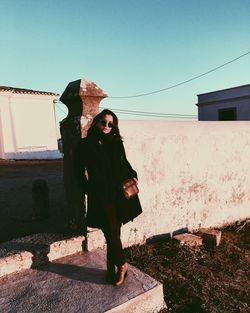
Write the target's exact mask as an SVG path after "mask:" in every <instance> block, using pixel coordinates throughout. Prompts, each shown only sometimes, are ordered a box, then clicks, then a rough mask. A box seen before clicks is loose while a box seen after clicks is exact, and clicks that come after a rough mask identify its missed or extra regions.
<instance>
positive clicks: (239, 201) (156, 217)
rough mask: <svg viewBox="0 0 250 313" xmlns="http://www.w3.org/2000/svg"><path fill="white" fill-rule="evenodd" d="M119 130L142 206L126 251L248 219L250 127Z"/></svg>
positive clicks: (134, 126) (158, 124)
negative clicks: (183, 230) (158, 238)
mask: <svg viewBox="0 0 250 313" xmlns="http://www.w3.org/2000/svg"><path fill="white" fill-rule="evenodd" d="M120 129H121V134H122V136H123V137H124V145H125V148H126V152H127V157H128V159H129V161H130V162H131V164H132V166H133V167H134V168H135V169H136V170H137V172H138V176H139V188H140V194H139V195H140V200H141V203H142V207H143V214H142V215H140V216H139V217H137V218H136V219H135V220H134V222H130V223H128V224H127V225H125V226H124V227H123V228H122V240H123V243H124V245H125V246H128V245H131V244H134V243H141V242H143V241H145V239H146V238H149V237H151V236H154V235H158V234H163V233H168V232H173V231H175V230H177V229H180V228H183V227H188V228H189V229H191V230H192V229H196V228H199V227H209V226H221V225H224V224H227V223H231V222H234V221H236V220H239V219H244V218H247V217H249V216H250V162H249V160H250V122H196V121H189V122H177V121H121V122H120Z"/></svg>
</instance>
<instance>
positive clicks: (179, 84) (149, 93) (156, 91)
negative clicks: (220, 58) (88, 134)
mask: <svg viewBox="0 0 250 313" xmlns="http://www.w3.org/2000/svg"><path fill="white" fill-rule="evenodd" d="M249 53H250V51H248V52H246V53H244V54H242V55H240V56H238V57H237V58H235V59H233V60H230V61H228V62H226V63H224V64H222V65H219V66H217V67H215V68H213V69H211V70H209V71H207V72H205V73H202V74H200V75H197V76H194V77H192V78H190V79H187V80H184V81H183V82H180V83H178V84H175V85H172V86H169V87H166V88H162V89H159V90H155V91H151V92H145V93H141V94H137V95H132V96H109V97H108V98H112V99H125V98H127V99H128V98H138V97H144V96H149V95H152V94H155V93H159V92H162V91H166V90H169V89H172V88H175V87H178V86H181V85H184V84H186V83H189V82H191V81H193V80H195V79H198V78H200V77H202V76H205V75H207V74H210V73H212V72H214V71H217V70H218V69H220V68H222V67H224V66H226V65H228V64H230V63H233V62H235V61H237V60H239V59H240V58H243V57H245V56H246V55H248V54H249Z"/></svg>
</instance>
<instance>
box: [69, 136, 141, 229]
mask: <svg viewBox="0 0 250 313" xmlns="http://www.w3.org/2000/svg"><path fill="white" fill-rule="evenodd" d="M86 170H87V173H86ZM74 173H75V177H76V179H77V181H78V182H79V186H80V188H81V190H82V191H83V192H84V193H85V194H87V195H88V203H87V226H90V227H97V228H103V227H105V225H107V224H110V223H112V220H113V219H114V215H116V216H117V219H118V221H119V222H120V223H122V224H125V223H127V222H129V221H132V220H133V219H134V218H135V217H136V216H138V215H139V214H141V213H142V208H141V204H140V201H139V198H138V196H134V197H133V198H131V199H126V198H125V196H124V195H123V191H122V182H123V181H124V180H126V179H128V178H133V177H135V178H137V173H136V171H134V170H133V168H132V167H131V165H130V163H129V162H128V160H127V158H126V154H125V150H124V146H123V143H122V141H121V140H120V139H116V137H113V136H112V137H111V136H110V135H100V136H99V137H96V136H88V137H87V138H84V139H82V140H81V141H80V142H79V144H78V145H77V147H76V150H75V158H74Z"/></svg>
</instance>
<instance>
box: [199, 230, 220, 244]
mask: <svg viewBox="0 0 250 313" xmlns="http://www.w3.org/2000/svg"><path fill="white" fill-rule="evenodd" d="M200 231H201V237H202V239H203V243H204V244H205V245H206V246H216V247H218V246H219V244H220V241H221V231H219V230H216V229H201V230H200Z"/></svg>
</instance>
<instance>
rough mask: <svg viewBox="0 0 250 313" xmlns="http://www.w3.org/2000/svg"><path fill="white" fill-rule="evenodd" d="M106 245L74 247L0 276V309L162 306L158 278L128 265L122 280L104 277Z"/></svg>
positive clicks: (146, 310)
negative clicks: (55, 257) (48, 260)
mask: <svg viewBox="0 0 250 313" xmlns="http://www.w3.org/2000/svg"><path fill="white" fill-rule="evenodd" d="M105 255H106V252H105V250H102V249H96V250H93V251H92V252H79V253H77V254H74V255H71V256H67V257H64V258H61V259H58V260H56V261H53V262H51V263H49V264H47V265H44V266H42V267H40V268H38V269H28V270H25V271H23V272H21V273H18V274H15V275H8V276H6V277H4V278H1V279H0V285H1V289H0V312H11V313H15V312H16V313H17V312H18V313H28V312H30V313H31V312H32V313H34V312H36V313H44V312H53V313H63V312H65V313H80V312H84V313H101V312H109V313H118V312H119V313H125V312H126V313H129V312H131V313H132V312H133V313H136V312H141V313H142V312H143V313H152V312H158V311H160V310H161V309H162V308H163V307H164V300H163V288H162V284H160V283H159V282H157V281H156V280H155V279H153V278H151V277H150V276H148V275H146V274H144V273H142V272H141V271H139V270H138V269H136V268H135V267H133V266H131V265H129V267H128V276H127V279H126V281H125V284H124V285H122V286H120V287H114V286H112V285H109V284H107V283H106V282H105V273H106V272H105Z"/></svg>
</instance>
